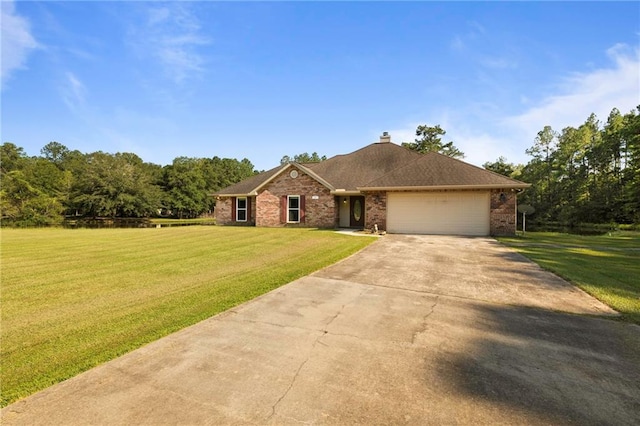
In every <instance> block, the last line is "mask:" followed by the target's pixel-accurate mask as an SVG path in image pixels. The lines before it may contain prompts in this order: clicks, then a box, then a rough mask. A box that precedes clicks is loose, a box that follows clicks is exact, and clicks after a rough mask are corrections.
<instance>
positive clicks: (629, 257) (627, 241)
mask: <svg viewBox="0 0 640 426" xmlns="http://www.w3.org/2000/svg"><path fill="white" fill-rule="evenodd" d="M499 240H500V242H502V243H504V244H506V245H509V246H511V247H513V248H514V249H516V250H517V251H519V252H520V253H522V254H523V255H525V256H526V257H528V258H529V259H531V260H533V261H534V262H536V263H538V264H539V265H540V266H542V267H543V268H545V269H547V270H549V271H552V272H554V273H556V274H557V275H559V276H561V277H563V278H565V279H567V280H568V281H570V282H572V283H574V284H575V285H577V286H578V287H580V288H581V289H583V290H585V291H586V292H587V293H589V294H591V295H592V296H594V297H596V298H597V299H599V300H601V301H602V302H604V303H606V304H607V305H609V306H611V307H612V308H613V309H615V310H616V311H618V312H620V313H621V314H622V319H623V320H626V321H629V322H634V323H636V324H640V234H639V233H632V232H626V233H625V232H620V233H613V234H611V235H609V234H607V235H602V236H582V235H569V234H559V233H549V232H527V233H526V234H525V235H521V236H518V237H514V238H499Z"/></svg>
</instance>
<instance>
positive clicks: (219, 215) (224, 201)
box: [213, 197, 256, 226]
mask: <svg viewBox="0 0 640 426" xmlns="http://www.w3.org/2000/svg"><path fill="white" fill-rule="evenodd" d="M247 201H248V202H249V203H250V204H251V217H250V218H249V220H248V221H246V222H236V221H235V218H236V216H235V212H233V211H231V197H218V198H217V199H216V208H215V210H214V212H213V216H214V217H215V218H216V225H236V226H254V225H255V224H256V198H255V197H247Z"/></svg>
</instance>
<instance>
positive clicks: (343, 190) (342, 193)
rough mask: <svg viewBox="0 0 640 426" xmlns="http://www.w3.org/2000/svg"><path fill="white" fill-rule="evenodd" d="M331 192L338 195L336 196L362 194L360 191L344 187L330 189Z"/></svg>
mask: <svg viewBox="0 0 640 426" xmlns="http://www.w3.org/2000/svg"><path fill="white" fill-rule="evenodd" d="M331 194H333V195H338V196H341V195H343V196H350V195H362V192H360V191H354V190H349V191H347V190H346V189H336V190H333V191H331Z"/></svg>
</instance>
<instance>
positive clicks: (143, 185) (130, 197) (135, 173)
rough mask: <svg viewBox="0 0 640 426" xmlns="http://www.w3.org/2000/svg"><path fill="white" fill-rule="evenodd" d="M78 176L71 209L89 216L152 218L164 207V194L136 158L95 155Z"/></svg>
mask: <svg viewBox="0 0 640 426" xmlns="http://www.w3.org/2000/svg"><path fill="white" fill-rule="evenodd" d="M85 158H86V163H85V165H84V170H82V174H81V175H79V176H76V179H75V181H74V184H73V188H72V195H71V206H72V208H74V209H75V210H77V211H78V212H80V214H82V215H86V216H93V217H96V216H108V217H148V216H151V215H153V214H155V213H156V211H157V209H158V206H159V205H160V190H159V188H157V187H156V186H155V185H153V184H152V182H151V177H150V176H149V175H148V174H147V173H145V169H144V167H143V163H142V160H141V159H140V158H139V157H138V156H137V155H135V154H131V153H118V154H115V155H112V154H106V153H104V152H100V151H99V152H94V153H92V154H87V155H86V156H85Z"/></svg>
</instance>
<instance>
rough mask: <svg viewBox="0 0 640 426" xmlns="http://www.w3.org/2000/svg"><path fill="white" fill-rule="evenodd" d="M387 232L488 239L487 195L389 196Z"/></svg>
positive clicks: (425, 194) (463, 193) (428, 194)
mask: <svg viewBox="0 0 640 426" xmlns="http://www.w3.org/2000/svg"><path fill="white" fill-rule="evenodd" d="M387 231H388V232H392V233H397V234H449V235H489V192H488V191H487V192H481V191H469V192H390V193H388V200H387Z"/></svg>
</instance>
